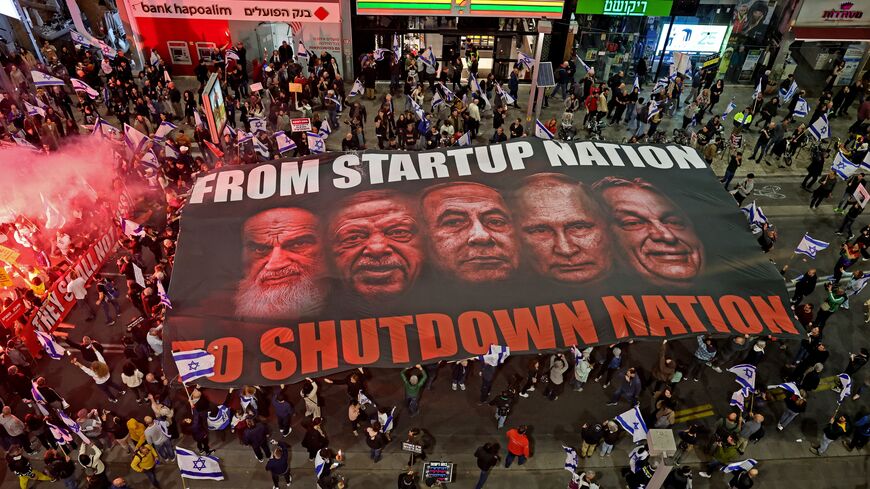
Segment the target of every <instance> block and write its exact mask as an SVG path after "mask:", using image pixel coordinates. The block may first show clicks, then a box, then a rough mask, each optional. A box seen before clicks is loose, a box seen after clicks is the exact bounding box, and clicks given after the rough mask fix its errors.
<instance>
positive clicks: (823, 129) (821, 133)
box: [810, 114, 831, 141]
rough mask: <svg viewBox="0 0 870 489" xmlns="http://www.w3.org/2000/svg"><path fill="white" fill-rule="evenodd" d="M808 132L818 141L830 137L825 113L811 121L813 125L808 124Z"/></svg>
mask: <svg viewBox="0 0 870 489" xmlns="http://www.w3.org/2000/svg"><path fill="white" fill-rule="evenodd" d="M810 134H812V135H813V137H814V138H816V140H818V141H821V140H822V139H828V138H829V137H831V125H830V124H828V116H827V114H824V115H822V116H821V117H819V118H818V119H816V122H813V125H811V126H810Z"/></svg>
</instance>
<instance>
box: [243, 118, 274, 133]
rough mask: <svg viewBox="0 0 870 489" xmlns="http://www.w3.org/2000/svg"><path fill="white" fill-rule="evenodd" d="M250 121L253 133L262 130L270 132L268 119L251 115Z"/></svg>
mask: <svg viewBox="0 0 870 489" xmlns="http://www.w3.org/2000/svg"><path fill="white" fill-rule="evenodd" d="M248 122H249V123H250V124H251V134H257V133H258V132H260V131H263V132H269V130H268V129H267V128H266V121H265V120H264V119H260V118H259V117H251V118H250V119H248Z"/></svg>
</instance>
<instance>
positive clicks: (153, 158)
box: [139, 146, 169, 170]
mask: <svg viewBox="0 0 870 489" xmlns="http://www.w3.org/2000/svg"><path fill="white" fill-rule="evenodd" d="M166 148H167V149H169V146H167V147H166ZM166 156H169V152H167V153H166ZM139 163H141V164H143V165H145V166H147V167H149V168H153V169H154V170H157V169H158V168H160V161H159V160H158V159H157V155H156V154H154V152H153V151H147V152H146V153H145V154H143V155H142V157H141V158H139Z"/></svg>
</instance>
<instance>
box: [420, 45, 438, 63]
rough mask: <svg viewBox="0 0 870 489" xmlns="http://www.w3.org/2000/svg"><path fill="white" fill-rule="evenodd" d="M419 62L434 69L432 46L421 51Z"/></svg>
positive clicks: (434, 61)
mask: <svg viewBox="0 0 870 489" xmlns="http://www.w3.org/2000/svg"><path fill="white" fill-rule="evenodd" d="M420 61H422V62H423V64H424V65H427V66H431V67H432V68H434V67H435V64H436V63H437V61H436V60H435V53H433V52H432V46H429V47H428V48H426V50H425V51H423V54H421V55H420Z"/></svg>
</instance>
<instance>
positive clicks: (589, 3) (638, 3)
mask: <svg viewBox="0 0 870 489" xmlns="http://www.w3.org/2000/svg"><path fill="white" fill-rule="evenodd" d="M673 3H674V2H673V0H578V1H577V13H578V14H596V15H645V16H647V17H666V16H668V15H671V6H672V5H673Z"/></svg>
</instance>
